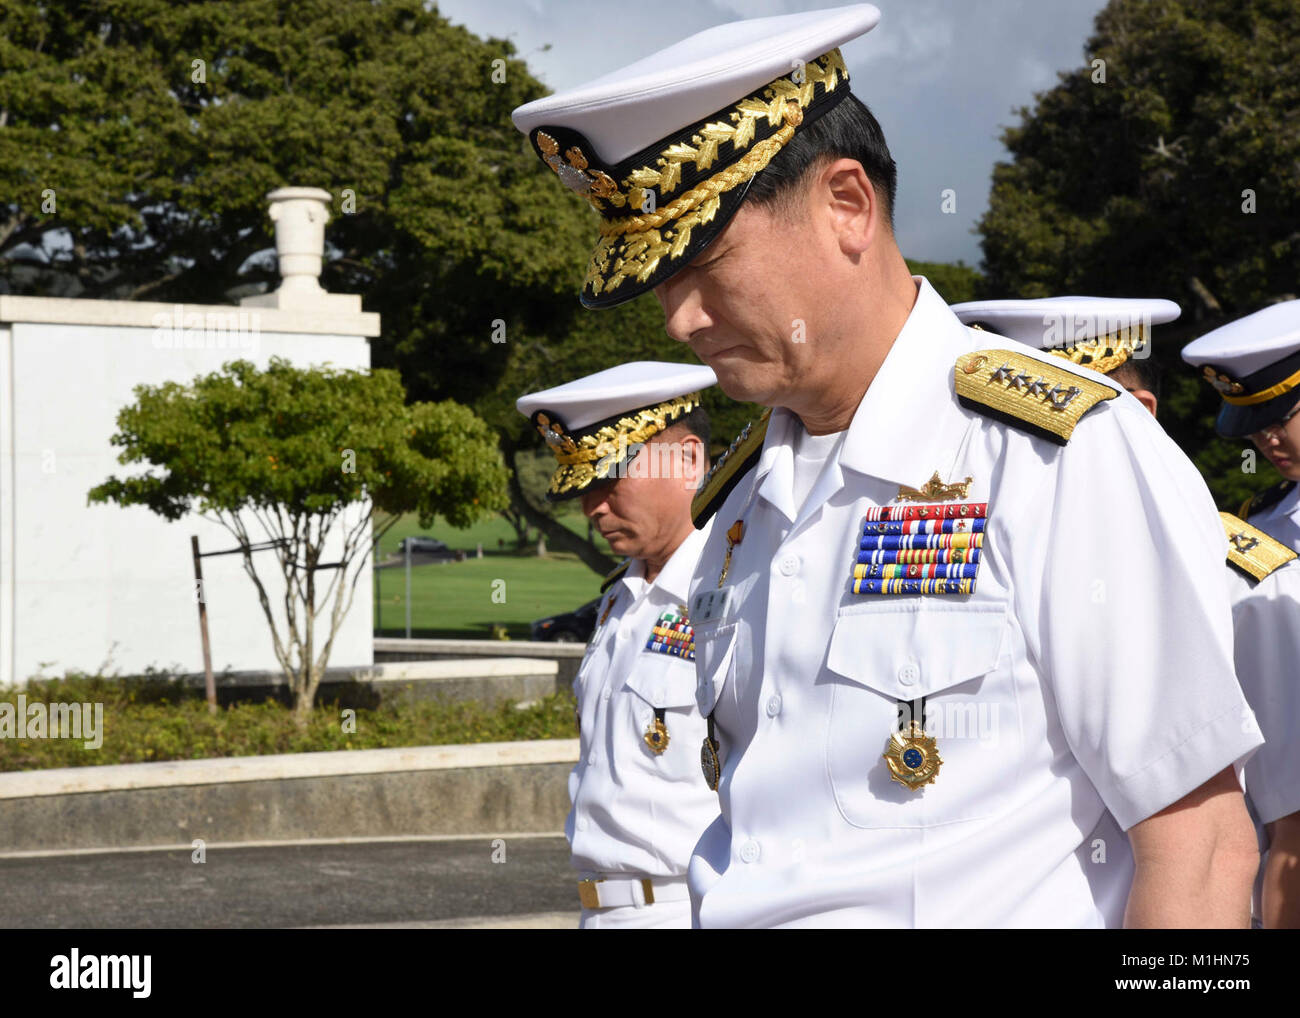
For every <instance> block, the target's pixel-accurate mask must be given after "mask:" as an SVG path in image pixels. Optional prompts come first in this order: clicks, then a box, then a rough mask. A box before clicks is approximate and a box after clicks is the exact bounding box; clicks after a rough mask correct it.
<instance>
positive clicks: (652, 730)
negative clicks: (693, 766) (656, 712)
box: [643, 718, 668, 756]
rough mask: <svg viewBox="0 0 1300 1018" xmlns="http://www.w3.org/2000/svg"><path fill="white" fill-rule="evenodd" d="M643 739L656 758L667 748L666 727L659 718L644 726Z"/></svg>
mask: <svg viewBox="0 0 1300 1018" xmlns="http://www.w3.org/2000/svg"><path fill="white" fill-rule="evenodd" d="M643 738H644V739H645V744H646V745H647V746H649V747H650V751H651V752H652V753H654V754H655V755H656V756H658V755H659V754H660V753H662V752H663V751H664V750H665V749H667V748H668V726H667V725H665V724H664V723H663V722H662V721H661V720H660V719H659V718H655V719H654V720H653V721H651V722H650V724H649V725H647V726H646V730H645V735H644V736H643Z"/></svg>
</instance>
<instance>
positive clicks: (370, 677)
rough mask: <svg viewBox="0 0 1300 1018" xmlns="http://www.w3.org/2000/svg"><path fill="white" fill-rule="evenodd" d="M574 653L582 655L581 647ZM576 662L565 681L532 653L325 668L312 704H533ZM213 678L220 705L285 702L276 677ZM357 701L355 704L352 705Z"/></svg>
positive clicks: (563, 684) (557, 666)
mask: <svg viewBox="0 0 1300 1018" xmlns="http://www.w3.org/2000/svg"><path fill="white" fill-rule="evenodd" d="M449 642H455V641H449ZM484 642H486V643H488V644H489V645H490V646H493V647H496V648H500V646H501V644H500V643H499V642H495V641H484ZM580 649H582V650H585V647H584V648H580ZM581 661H582V658H581V655H579V657H578V658H577V659H575V660H573V661H572V662H571V663H572V674H571V675H569V676H568V678H567V679H566V678H563V677H562V675H561V672H562V671H563V669H562V668H561V663H562V662H561V661H560V660H555V659H550V658H547V657H545V656H543V655H533V654H523V655H519V656H512V657H503V656H500V654H499V652H498V655H497V656H488V655H478V656H474V657H470V658H452V657H438V658H434V659H419V660H415V659H409V658H403V659H401V660H397V661H389V662H385V663H382V664H375V665H358V666H355V667H351V668H327V669H325V674H324V676H322V678H321V684H320V689H319V690H318V691H317V694H316V697H317V701H318V702H328V701H330V700H332V699H334V698H336V697H339V698H341V699H342V700H344V701H347V703H348V704H350V705H353V706H368V707H373V706H377V705H378V703H380V702H382V701H384V700H386V699H392V698H397V699H401V700H405V701H407V702H410V701H413V700H436V699H444V700H478V701H480V702H481V703H486V704H494V703H499V702H501V701H502V700H516V701H527V700H539V699H541V698H542V697H544V696H550V695H551V694H552V693H555V692H557V691H559V690H560V689H561V688H566V689H567V688H569V687H570V686H572V684H573V676H574V675H576V674H577V668H578V665H579V664H581ZM564 663H566V664H568V663H570V662H569V659H568V658H565V659H564ZM181 678H182V681H183V682H184V683H185V685H186V686H188V687H189V688H191V689H195V690H201V689H202V688H203V685H204V677H203V676H202V675H201V674H188V675H184V676H182V677H181ZM215 678H216V686H217V697H218V700H219V701H221V702H230V701H231V700H234V699H245V700H250V699H251V700H256V699H260V698H264V697H267V696H272V697H276V698H278V699H281V700H285V701H286V702H287V699H288V684H287V683H286V682H285V679H284V675H283V674H282V673H280V672H274V671H244V672H227V673H223V674H221V675H218V676H215ZM358 697H359V698H360V702H356V701H358Z"/></svg>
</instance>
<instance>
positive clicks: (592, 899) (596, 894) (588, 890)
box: [578, 880, 602, 908]
mask: <svg viewBox="0 0 1300 1018" xmlns="http://www.w3.org/2000/svg"><path fill="white" fill-rule="evenodd" d="M599 883H602V881H600V880H579V881H578V900H579V901H581V902H582V907H583V908H600V891H598V890H597V889H596V885H597V884H599Z"/></svg>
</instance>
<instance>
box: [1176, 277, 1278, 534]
mask: <svg viewBox="0 0 1300 1018" xmlns="http://www.w3.org/2000/svg"><path fill="white" fill-rule="evenodd" d="M1183 360H1185V361H1187V363H1188V364H1190V365H1192V367H1194V368H1197V369H1199V370H1200V372H1201V376H1202V377H1203V378H1204V379H1205V380H1206V381H1207V382H1209V383H1210V384H1211V385H1212V386H1214V388H1215V389H1217V390H1218V392H1219V395H1220V396H1221V397H1222V398H1223V406H1222V408H1221V409H1220V410H1219V418H1218V420H1217V421H1216V422H1215V427H1216V428H1217V430H1218V432H1219V434H1220V435H1222V436H1223V437H1224V438H1249V439H1250V440H1251V441H1252V442H1253V443H1254V444H1255V446H1256V447H1257V448H1258V449H1259V451H1260V452H1262V453H1263V454H1264V455H1265V456H1266V457H1267V458H1268V460H1269V462H1270V463H1272V464H1273V466H1275V467H1276V468H1277V471H1278V473H1280V474H1281V475H1282V477H1283V478H1285V479H1284V480H1283V481H1282V482H1281V483H1279V484H1275V485H1273V486H1272V487H1271V488H1268V489H1266V490H1265V491H1261V492H1260V493H1259V494H1257V495H1255V496H1254V498H1251V499H1249V500H1247V502H1246V503H1245V504H1244V505H1243V506H1242V507H1241V508H1240V509H1239V510H1238V511H1237V514H1238V515H1239V516H1241V517H1243V518H1244V519H1245V520H1247V522H1249V523H1251V524H1252V525H1253V526H1256V527H1258V528H1259V529H1260V530H1263V531H1264V532H1265V533H1268V534H1271V535H1272V536H1273V537H1275V538H1277V539H1278V540H1279V541H1281V542H1282V543H1283V544H1285V545H1287V546H1288V547H1290V548H1292V549H1295V550H1296V551H1300V487H1297V485H1296V482H1297V481H1300V300H1289V301H1283V302H1282V303H1280V304H1273V305H1270V306H1269V307H1266V308H1264V309H1263V310H1262V311H1256V312H1255V313H1254V314H1250V315H1246V316H1245V317H1244V318H1238V319H1237V320H1236V321H1234V322H1229V323H1228V324H1227V325H1224V326H1221V327H1220V328H1217V329H1215V330H1214V331H1212V332H1207V333H1206V334H1205V335H1204V336H1201V337H1200V338H1199V339H1197V340H1194V341H1193V342H1191V343H1189V344H1187V346H1185V347H1183Z"/></svg>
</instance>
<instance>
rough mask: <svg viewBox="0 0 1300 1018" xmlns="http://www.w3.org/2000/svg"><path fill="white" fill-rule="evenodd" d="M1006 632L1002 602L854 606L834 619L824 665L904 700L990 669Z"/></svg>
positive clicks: (931, 692) (959, 681)
mask: <svg viewBox="0 0 1300 1018" xmlns="http://www.w3.org/2000/svg"><path fill="white" fill-rule="evenodd" d="M1006 630H1007V606H1006V604H1005V603H996V604H979V605H970V604H963V605H952V606H944V605H935V604H933V603H931V602H916V601H910V602H900V603H896V604H883V605H879V604H877V605H853V606H851V607H849V608H846V609H844V610H842V611H841V613H840V616H839V618H838V619H836V621H835V632H834V634H833V635H832V636H831V645H830V651H829V653H828V655H827V661H826V666H827V668H829V669H830V670H831V671H833V672H835V673H836V674H838V675H842V676H843V677H844V678H846V679H848V680H850V681H851V682H855V683H857V684H859V685H862V686H866V687H868V688H869V689H874V690H876V691H877V692H879V693H883V694H885V695H886V696H888V697H891V698H892V699H895V700H904V701H911V700H916V699H918V698H920V697H922V696H930V695H931V694H933V693H937V692H939V691H940V690H943V689H947V688H948V687H949V686H955V685H957V684H958V683H961V682H968V681H970V680H971V679H977V678H979V677H980V676H982V675H986V674H987V673H988V672H990V671H992V670H993V669H994V667H996V665H997V662H998V658H999V656H1000V655H1001V653H1002V641H1003V639H1004V638H1005V636H1006Z"/></svg>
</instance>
